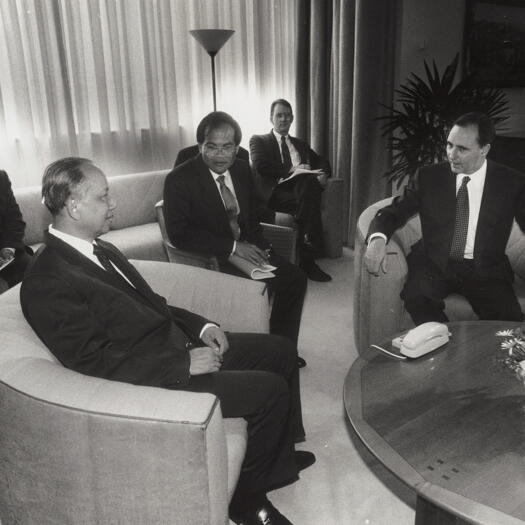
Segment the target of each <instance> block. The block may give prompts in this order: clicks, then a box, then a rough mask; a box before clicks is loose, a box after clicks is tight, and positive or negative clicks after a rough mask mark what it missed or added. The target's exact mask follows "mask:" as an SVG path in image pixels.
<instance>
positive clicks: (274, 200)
mask: <svg viewBox="0 0 525 525" xmlns="http://www.w3.org/2000/svg"><path fill="white" fill-rule="evenodd" d="M322 192H323V188H322V187H321V185H320V184H319V181H318V180H317V177H316V176H315V175H299V176H297V177H295V178H294V179H291V180H290V181H289V182H285V183H284V184H281V185H279V186H277V187H276V188H275V190H274V192H273V194H272V196H271V198H270V201H269V203H268V205H269V207H270V208H272V209H273V210H275V211H280V212H283V213H289V214H291V215H293V216H294V217H295V220H296V221H297V225H298V230H299V231H298V233H299V250H300V255H301V259H302V260H304V259H311V260H313V259H314V258H315V257H319V256H320V255H322V253H323V249H324V243H323V225H322V221H321V196H322ZM305 235H306V238H307V240H308V241H309V246H308V248H307V249H306V248H305V245H304V240H305Z"/></svg>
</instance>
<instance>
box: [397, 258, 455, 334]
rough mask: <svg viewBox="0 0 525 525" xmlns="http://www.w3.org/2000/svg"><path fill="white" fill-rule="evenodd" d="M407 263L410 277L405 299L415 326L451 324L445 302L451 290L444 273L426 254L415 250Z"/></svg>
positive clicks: (403, 292) (404, 293) (404, 289)
mask: <svg viewBox="0 0 525 525" xmlns="http://www.w3.org/2000/svg"><path fill="white" fill-rule="evenodd" d="M407 264H408V276H407V280H406V283H405V286H404V288H403V290H402V292H401V299H403V302H404V305H405V308H406V310H407V312H408V313H409V314H410V317H411V318H412V320H413V321H414V324H415V325H416V326H417V325H419V324H422V323H426V322H428V321H437V322H441V323H444V322H447V321H448V318H447V316H446V315H445V312H444V309H445V302H444V299H445V297H446V296H447V295H448V294H449V293H450V288H449V285H448V283H447V280H446V277H445V275H444V274H443V272H441V271H440V269H439V268H437V267H436V266H435V265H434V264H433V263H432V261H429V260H428V259H427V258H426V257H425V256H424V255H422V254H419V253H415V252H413V251H412V252H411V253H410V254H409V255H408V257H407Z"/></svg>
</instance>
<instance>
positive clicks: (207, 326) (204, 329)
mask: <svg viewBox="0 0 525 525" xmlns="http://www.w3.org/2000/svg"><path fill="white" fill-rule="evenodd" d="M210 326H216V327H217V328H218V327H219V325H218V324H215V323H206V324H205V325H204V326H203V327H202V330H201V332H200V334H199V339H202V334H204V332H205V331H206V330H207V329H208V328H209V327H210Z"/></svg>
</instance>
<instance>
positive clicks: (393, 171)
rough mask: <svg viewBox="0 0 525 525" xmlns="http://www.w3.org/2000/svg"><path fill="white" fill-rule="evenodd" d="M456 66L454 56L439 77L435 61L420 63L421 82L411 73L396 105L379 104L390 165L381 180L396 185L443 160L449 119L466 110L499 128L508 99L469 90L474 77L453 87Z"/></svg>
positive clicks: (489, 91) (496, 92)
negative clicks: (423, 75) (479, 113)
mask: <svg viewBox="0 0 525 525" xmlns="http://www.w3.org/2000/svg"><path fill="white" fill-rule="evenodd" d="M458 63H459V54H457V55H456V56H455V58H454V60H453V61H452V63H451V64H449V65H448V66H447V67H446V68H445V71H444V72H443V74H442V75H440V73H439V71H438V68H437V66H436V63H435V61H433V64H432V68H430V67H429V65H428V64H427V62H426V61H425V63H424V64H425V73H426V79H425V80H424V79H423V78H421V77H419V76H418V75H416V74H414V73H412V74H411V75H410V77H409V79H408V80H407V81H406V83H405V84H403V85H401V86H400V87H399V89H396V91H395V92H396V93H397V95H398V97H397V99H396V102H397V104H396V106H395V107H392V106H386V105H384V104H382V106H383V107H384V108H385V109H388V110H389V113H388V114H386V115H382V116H380V117H378V120H382V121H383V124H382V125H381V130H382V134H383V136H387V137H388V148H389V150H390V151H391V152H392V166H391V168H390V169H389V170H387V171H386V173H385V177H387V178H388V180H389V181H390V182H392V183H395V184H396V187H397V188H399V186H400V185H401V184H402V183H403V182H404V181H405V180H406V179H407V178H408V179H410V178H411V177H413V176H414V174H415V173H416V171H417V169H418V168H419V167H420V166H423V165H425V164H432V163H435V162H441V161H443V160H445V158H446V154H445V144H446V140H447V135H448V132H449V130H450V127H451V125H452V123H453V122H454V120H455V119H456V118H458V117H459V116H460V115H462V114H464V113H467V112H469V111H482V112H484V113H486V114H487V115H489V116H490V117H491V118H492V120H493V122H494V124H495V125H496V126H497V127H498V128H500V129H501V125H502V123H503V122H504V121H505V120H507V119H508V118H509V117H508V109H509V106H508V100H507V97H506V95H505V93H504V92H503V91H502V90H501V89H495V88H479V87H475V86H474V85H473V82H472V79H473V76H474V73H472V74H469V75H467V76H466V77H465V78H464V79H463V80H461V81H459V82H457V83H454V79H455V76H456V72H457V68H458Z"/></svg>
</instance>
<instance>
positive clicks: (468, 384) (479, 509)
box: [344, 321, 525, 525]
mask: <svg viewBox="0 0 525 525" xmlns="http://www.w3.org/2000/svg"><path fill="white" fill-rule="evenodd" d="M518 325H519V324H518V323H512V322H502V321H501V322H500V321H465V322H454V323H450V324H449V329H450V332H451V333H452V336H451V338H450V342H449V343H448V344H447V345H446V346H444V347H443V348H442V349H439V350H436V351H435V352H433V353H431V354H427V355H426V356H424V357H421V358H419V359H416V360H406V361H400V360H397V359H395V358H393V357H389V356H387V355H384V354H383V353H382V352H379V351H377V350H375V349H372V348H371V349H368V350H366V351H365V352H364V353H363V354H362V355H361V357H359V358H358V359H357V360H356V361H355V362H354V364H353V365H352V367H351V369H350V372H349V373H348V376H347V378H346V381H345V388H344V402H345V407H346V411H347V414H348V417H349V419H350V421H351V423H352V425H353V427H354V428H355V430H356V432H357V434H358V435H359V437H360V438H361V439H362V441H363V442H364V444H365V445H366V446H367V447H368V448H369V449H370V451H371V452H372V453H373V454H374V455H375V456H376V457H377V458H378V459H379V460H380V461H381V462H382V463H383V464H384V465H385V466H386V467H387V468H388V469H389V470H391V471H392V472H393V473H394V474H396V475H397V476H398V477H399V478H400V479H401V480H403V481H404V482H405V483H407V484H408V485H410V486H411V487H412V488H413V489H414V490H415V491H416V492H417V495H418V503H417V509H416V523H417V524H419V523H421V524H423V523H424V524H425V525H427V524H430V523H440V524H442V523H461V522H462V520H465V521H467V522H468V523H482V524H487V525H495V524H498V525H505V524H509V525H510V524H518V523H524V522H525V387H524V386H523V385H522V384H521V383H520V382H519V381H518V380H517V379H516V378H515V377H514V375H513V374H512V372H510V371H508V370H506V369H503V368H502V367H501V366H500V365H499V363H498V362H497V361H496V359H495V357H496V355H497V354H498V348H499V345H500V343H501V342H502V341H503V339H502V338H501V337H496V336H495V333H496V331H497V330H499V329H502V328H514V327H516V326H518ZM381 346H383V347H385V348H387V349H391V348H392V347H391V345H390V341H385V342H383V344H381ZM385 513H388V510H387V509H385Z"/></svg>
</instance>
